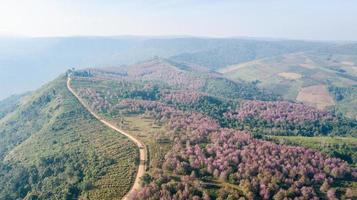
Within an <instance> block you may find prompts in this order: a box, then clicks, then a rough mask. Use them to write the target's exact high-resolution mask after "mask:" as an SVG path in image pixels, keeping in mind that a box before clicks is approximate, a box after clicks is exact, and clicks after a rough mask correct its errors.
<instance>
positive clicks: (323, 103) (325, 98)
mask: <svg viewBox="0 0 357 200" xmlns="http://www.w3.org/2000/svg"><path fill="white" fill-rule="evenodd" d="M296 100H297V101H300V102H304V103H306V104H309V105H312V106H315V107H317V108H318V109H324V108H326V107H328V106H332V105H335V102H334V101H333V99H332V97H331V96H330V94H329V92H328V90H327V88H326V86H325V85H313V86H309V87H304V88H302V89H301V90H300V91H299V94H298V96H297V97H296Z"/></svg>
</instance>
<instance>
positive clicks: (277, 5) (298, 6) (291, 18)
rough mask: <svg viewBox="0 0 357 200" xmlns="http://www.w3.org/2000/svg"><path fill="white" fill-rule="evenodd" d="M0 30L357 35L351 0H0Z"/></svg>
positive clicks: (22, 32) (29, 32) (34, 33)
mask: <svg viewBox="0 0 357 200" xmlns="http://www.w3.org/2000/svg"><path fill="white" fill-rule="evenodd" d="M0 35H20V36H68V35H196V36H214V37H223V36H251V37H274V38H299V39H319V40H320V39H321V40H357V1H356V0H0Z"/></svg>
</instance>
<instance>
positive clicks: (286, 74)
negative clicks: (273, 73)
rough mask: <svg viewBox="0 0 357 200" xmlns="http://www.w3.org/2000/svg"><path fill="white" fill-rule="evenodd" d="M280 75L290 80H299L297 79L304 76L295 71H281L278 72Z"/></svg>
mask: <svg viewBox="0 0 357 200" xmlns="http://www.w3.org/2000/svg"><path fill="white" fill-rule="evenodd" d="M278 75H279V76H280V77H283V78H285V79H288V80H297V79H300V78H301V77H302V75H301V74H298V73H293V72H281V73H278Z"/></svg>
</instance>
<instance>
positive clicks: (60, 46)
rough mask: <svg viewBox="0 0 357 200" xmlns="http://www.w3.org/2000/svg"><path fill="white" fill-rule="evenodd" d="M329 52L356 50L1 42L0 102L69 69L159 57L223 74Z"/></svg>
mask: <svg viewBox="0 0 357 200" xmlns="http://www.w3.org/2000/svg"><path fill="white" fill-rule="evenodd" d="M316 49H324V50H326V51H331V50H333V51H351V50H355V49H353V48H351V49H345V48H342V49H341V48H339V46H337V47H336V44H334V43H323V42H306V41H296V40H267V39H261V40H259V39H247V38H244V39H240V38H226V39H215V38H195V37H177V38H171V37H162V38H161V37H130V36H122V37H52V38H11V37H2V38H0V71H1V73H0V85H1V92H0V99H3V98H5V97H8V96H10V95H11V94H17V93H23V92H25V91H28V90H33V89H35V88H38V87H39V86H40V85H43V84H44V83H46V82H48V81H50V80H52V79H53V78H55V77H57V76H58V75H59V74H60V73H62V72H63V71H65V70H66V69H68V68H72V67H76V68H84V67H101V66H118V65H123V64H131V63H135V62H139V61H142V60H146V59H149V58H152V57H155V56H159V57H163V58H171V59H172V60H176V61H180V62H190V63H194V64H198V65H203V66H205V67H208V68H210V69H218V68H222V67H225V66H228V65H233V64H239V63H242V62H248V61H251V60H255V59H259V58H265V57H271V56H277V55H282V54H286V53H294V52H301V51H311V50H316Z"/></svg>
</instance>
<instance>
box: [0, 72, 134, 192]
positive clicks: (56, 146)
mask: <svg viewBox="0 0 357 200" xmlns="http://www.w3.org/2000/svg"><path fill="white" fill-rule="evenodd" d="M20 102H21V103H20V104H19V106H18V107H17V109H16V110H13V112H10V113H8V114H7V115H6V116H5V117H3V118H1V119H0V199H23V198H25V199H77V198H79V197H81V198H83V199H88V198H89V199H98V198H100V199H120V198H121V197H123V196H124V194H125V193H126V192H127V191H128V190H129V189H130V186H131V183H132V182H133V179H134V178H135V173H136V162H137V160H136V158H137V157H138V150H137V149H136V147H135V145H134V144H133V143H132V142H131V141H130V140H128V139H127V138H125V137H124V136H121V135H118V133H116V132H114V131H112V130H109V129H108V128H106V127H104V126H103V125H102V124H101V123H100V122H98V121H97V120H96V119H94V118H93V117H92V116H91V115H90V114H89V113H88V112H86V110H85V109H84V108H83V107H82V106H81V105H80V104H79V103H78V102H77V100H76V99H75V98H74V97H73V96H72V95H71V93H70V92H69V91H68V90H67V88H66V77H65V76H61V77H60V78H58V79H56V80H55V81H52V82H51V83H49V84H47V85H45V86H44V87H42V88H41V89H40V90H38V91H35V92H33V94H31V95H27V96H25V97H23V98H21V100H20Z"/></svg>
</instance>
